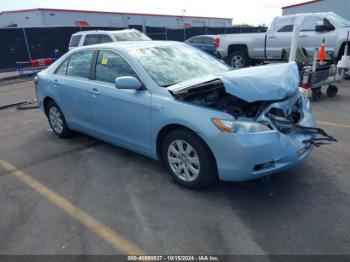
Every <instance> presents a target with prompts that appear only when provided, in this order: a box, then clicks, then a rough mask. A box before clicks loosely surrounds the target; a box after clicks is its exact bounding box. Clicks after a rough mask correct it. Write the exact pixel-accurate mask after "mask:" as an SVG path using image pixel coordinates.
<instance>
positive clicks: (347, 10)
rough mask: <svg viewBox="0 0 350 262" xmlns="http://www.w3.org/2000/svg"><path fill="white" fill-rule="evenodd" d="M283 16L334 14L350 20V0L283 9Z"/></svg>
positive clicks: (320, 1)
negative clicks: (318, 13) (319, 13)
mask: <svg viewBox="0 0 350 262" xmlns="http://www.w3.org/2000/svg"><path fill="white" fill-rule="evenodd" d="M282 11H283V15H291V14H298V13H317V12H330V11H332V12H334V13H336V14H337V15H340V16H341V17H344V18H345V19H347V20H350V0H314V1H308V2H304V3H300V4H295V5H290V6H285V7H282Z"/></svg>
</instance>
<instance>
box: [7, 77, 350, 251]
mask: <svg viewBox="0 0 350 262" xmlns="http://www.w3.org/2000/svg"><path fill="white" fill-rule="evenodd" d="M5 90H6V91H5ZM5 93H6V96H7V97H6V99H5V96H3V95H2V94H5ZM33 94H34V92H33V87H32V83H31V82H22V83H14V84H10V85H4V86H0V101H4V102H6V101H11V102H12V101H20V100H22V99H24V100H26V99H30V98H32V97H33ZM1 99H3V100H1ZM5 100H6V101H5ZM313 112H314V114H315V116H316V118H317V120H318V121H319V125H320V127H322V128H324V129H325V130H326V131H327V132H329V133H330V134H331V135H333V136H335V137H336V138H337V139H338V140H339V142H338V143H334V144H332V145H329V146H323V147H321V148H319V149H315V150H314V152H313V153H312V154H311V155H310V157H308V158H307V159H306V160H305V161H304V162H303V163H301V164H300V165H299V166H297V167H295V168H292V169H290V170H288V171H285V172H281V173H279V174H277V175H273V176H272V177H271V179H270V180H269V181H267V182H266V181H265V182H264V183H263V182H261V181H252V182H246V183H222V182H218V183H216V184H214V185H213V186H211V187H209V188H207V189H205V190H201V191H192V190H188V189H184V188H182V187H180V186H178V185H175V184H174V183H173V182H172V181H171V180H170V179H169V176H168V175H167V173H166V172H165V169H164V168H163V167H162V166H161V164H160V163H158V162H156V161H153V160H150V159H148V158H146V157H143V156H141V155H138V154H136V153H133V152H130V151H127V150H124V149H121V148H118V147H115V146H112V145H109V144H107V143H104V142H101V141H98V140H96V139H93V138H91V137H88V136H85V135H81V134H77V135H75V136H74V137H73V138H71V139H68V140H63V139H58V138H57V137H56V136H55V135H54V134H53V132H52V131H51V130H50V128H49V125H48V122H47V120H46V118H45V116H44V115H43V114H42V113H41V112H40V111H39V109H31V110H17V109H16V108H8V109H6V110H0V160H1V161H3V162H2V163H9V164H11V165H12V166H11V168H9V166H7V169H6V166H4V164H3V165H0V254H122V253H124V254H125V253H130V252H132V251H133V250H135V249H133V248H139V250H142V251H143V252H145V253H147V254H181V255H183V254H203V253H205V254H216V255H220V254H265V255H266V254H267V255H272V254H313V255H315V254H331V255H333V254H350V190H349V188H350V176H349V175H350V172H349V170H350V150H349V148H350V136H349V134H350V83H349V82H346V83H345V84H342V85H341V87H340V90H339V95H338V96H337V97H335V98H328V97H326V96H323V97H322V100H321V102H318V103H313ZM45 190H46V191H45ZM55 196H56V198H55ZM64 203H66V204H67V203H68V204H69V205H71V206H69V205H68V206H64ZM60 205H61V206H60ZM70 212H71V213H70ZM81 212H82V213H81ZM89 223H90V224H89ZM101 228H102V229H105V231H101ZM106 232H107V233H109V235H108V234H107V233H106ZM123 241H124V242H123ZM123 243H127V244H130V245H131V246H125V249H123V248H121V247H122V244H123ZM128 251H130V252H128Z"/></svg>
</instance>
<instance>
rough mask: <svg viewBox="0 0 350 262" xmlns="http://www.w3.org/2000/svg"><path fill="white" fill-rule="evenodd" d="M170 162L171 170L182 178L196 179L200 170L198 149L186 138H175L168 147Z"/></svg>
mask: <svg viewBox="0 0 350 262" xmlns="http://www.w3.org/2000/svg"><path fill="white" fill-rule="evenodd" d="M167 156H168V162H169V165H170V168H171V170H172V171H173V172H174V174H175V175H176V176H177V177H178V178H179V179H181V180H183V181H186V182H191V181H194V180H195V179H196V178H197V177H198V175H199V172H200V161H199V157H198V154H197V152H196V150H195V149H194V148H193V147H192V146H191V145H190V144H189V143H188V142H186V141H184V140H175V141H173V142H171V143H170V145H169V147H168V153H167Z"/></svg>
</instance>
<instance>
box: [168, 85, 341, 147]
mask: <svg viewBox="0 0 350 262" xmlns="http://www.w3.org/2000/svg"><path fill="white" fill-rule="evenodd" d="M171 93H172V95H173V96H174V97H175V98H177V99H179V100H182V101H186V102H191V103H194V104H197V105H200V106H206V107H210V108H214V109H217V110H220V111H223V112H226V113H228V114H230V115H232V116H233V117H234V118H235V119H240V118H245V119H247V118H248V119H249V118H250V119H252V120H253V121H257V122H264V123H265V125H268V126H269V127H270V128H271V129H276V130H278V131H280V132H281V133H284V134H290V133H292V132H301V133H306V134H309V135H311V138H310V139H307V140H305V141H304V143H305V144H312V145H314V146H317V147H318V146H320V145H323V144H328V143H329V142H336V141H337V140H336V139H335V138H333V137H332V136H330V135H328V134H327V133H326V132H325V131H324V130H322V129H320V128H314V127H306V126H303V125H301V124H300V123H301V122H302V118H303V112H305V111H304V109H303V107H305V106H306V105H305V103H306V102H305V100H304V98H303V97H302V96H301V95H300V94H298V93H296V94H294V95H292V96H291V97H288V98H286V99H283V100H278V101H255V102H251V103H249V102H247V101H245V100H243V99H241V98H239V97H236V96H234V95H231V94H228V93H227V92H226V90H225V87H224V84H223V82H222V81H221V80H219V79H216V80H213V81H209V82H204V83H200V84H196V85H193V86H190V87H188V88H185V89H182V90H180V91H177V92H173V91H171Z"/></svg>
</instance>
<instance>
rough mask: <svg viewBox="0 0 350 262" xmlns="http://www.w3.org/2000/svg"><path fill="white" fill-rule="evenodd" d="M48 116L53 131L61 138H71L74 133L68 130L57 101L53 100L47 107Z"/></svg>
mask: <svg viewBox="0 0 350 262" xmlns="http://www.w3.org/2000/svg"><path fill="white" fill-rule="evenodd" d="M46 115H47V118H48V120H49V124H50V126H51V128H52V131H53V132H54V133H55V134H56V135H57V136H58V137H60V138H67V137H70V136H71V134H72V131H71V130H70V129H69V128H68V126H67V123H66V120H65V118H64V115H63V113H62V111H61V109H60V108H59V107H58V105H57V104H56V102H55V101H53V100H51V101H50V102H48V104H47V106H46Z"/></svg>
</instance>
